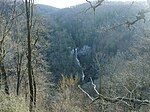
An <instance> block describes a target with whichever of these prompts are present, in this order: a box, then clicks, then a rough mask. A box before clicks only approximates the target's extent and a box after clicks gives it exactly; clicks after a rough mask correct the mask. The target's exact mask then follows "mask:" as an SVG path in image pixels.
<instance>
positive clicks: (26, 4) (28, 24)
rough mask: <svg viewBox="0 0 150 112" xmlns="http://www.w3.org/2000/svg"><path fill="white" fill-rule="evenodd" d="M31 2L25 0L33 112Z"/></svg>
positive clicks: (30, 108)
mask: <svg viewBox="0 0 150 112" xmlns="http://www.w3.org/2000/svg"><path fill="white" fill-rule="evenodd" d="M30 4H31V1H30V0H29V2H28V1H27V0H25V8H26V19H27V21H26V25H27V44H28V51H27V52H28V55H27V59H28V66H27V68H28V80H29V95H30V104H29V111H30V112H33V103H34V100H33V97H34V96H33V95H34V94H33V79H32V65H31V58H32V57H31V27H30V21H31V20H30V19H31V17H30V12H31V11H30Z"/></svg>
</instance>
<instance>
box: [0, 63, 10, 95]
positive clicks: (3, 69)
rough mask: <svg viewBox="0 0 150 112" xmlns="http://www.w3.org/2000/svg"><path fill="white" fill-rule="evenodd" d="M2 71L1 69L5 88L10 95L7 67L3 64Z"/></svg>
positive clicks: (0, 65) (0, 64) (1, 65)
mask: <svg viewBox="0 0 150 112" xmlns="http://www.w3.org/2000/svg"><path fill="white" fill-rule="evenodd" d="M0 67H1V68H0V69H1V72H2V73H1V74H2V80H3V82H4V88H5V93H6V94H8V95H9V86H8V78H7V74H6V71H5V67H4V64H3V62H1V63H0Z"/></svg>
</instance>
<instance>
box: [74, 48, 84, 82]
mask: <svg viewBox="0 0 150 112" xmlns="http://www.w3.org/2000/svg"><path fill="white" fill-rule="evenodd" d="M75 58H76V61H77V64H78V66H79V67H80V68H81V72H82V81H83V80H84V78H85V74H84V71H83V68H82V67H81V64H80V61H79V59H78V51H77V48H75Z"/></svg>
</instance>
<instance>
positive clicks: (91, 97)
mask: <svg viewBox="0 0 150 112" xmlns="http://www.w3.org/2000/svg"><path fill="white" fill-rule="evenodd" d="M78 88H79V89H80V90H81V91H82V92H83V93H85V94H86V95H87V96H88V97H89V98H90V99H91V100H92V101H94V99H93V98H92V97H91V96H90V95H89V94H88V93H87V92H86V91H85V90H83V89H82V88H81V86H80V85H78Z"/></svg>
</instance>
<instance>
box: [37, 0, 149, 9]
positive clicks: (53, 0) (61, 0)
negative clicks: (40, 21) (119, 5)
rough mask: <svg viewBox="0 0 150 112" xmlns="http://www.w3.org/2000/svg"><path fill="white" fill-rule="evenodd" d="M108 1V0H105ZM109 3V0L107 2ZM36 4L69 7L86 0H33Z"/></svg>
mask: <svg viewBox="0 0 150 112" xmlns="http://www.w3.org/2000/svg"><path fill="white" fill-rule="evenodd" d="M107 1H108V0H107ZM109 1H110V0H109ZM111 1H131V2H132V1H146V0H111ZM35 2H36V3H38V4H45V5H50V6H54V7H57V8H65V7H70V6H73V5H77V4H82V3H85V2H86V0H35Z"/></svg>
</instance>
